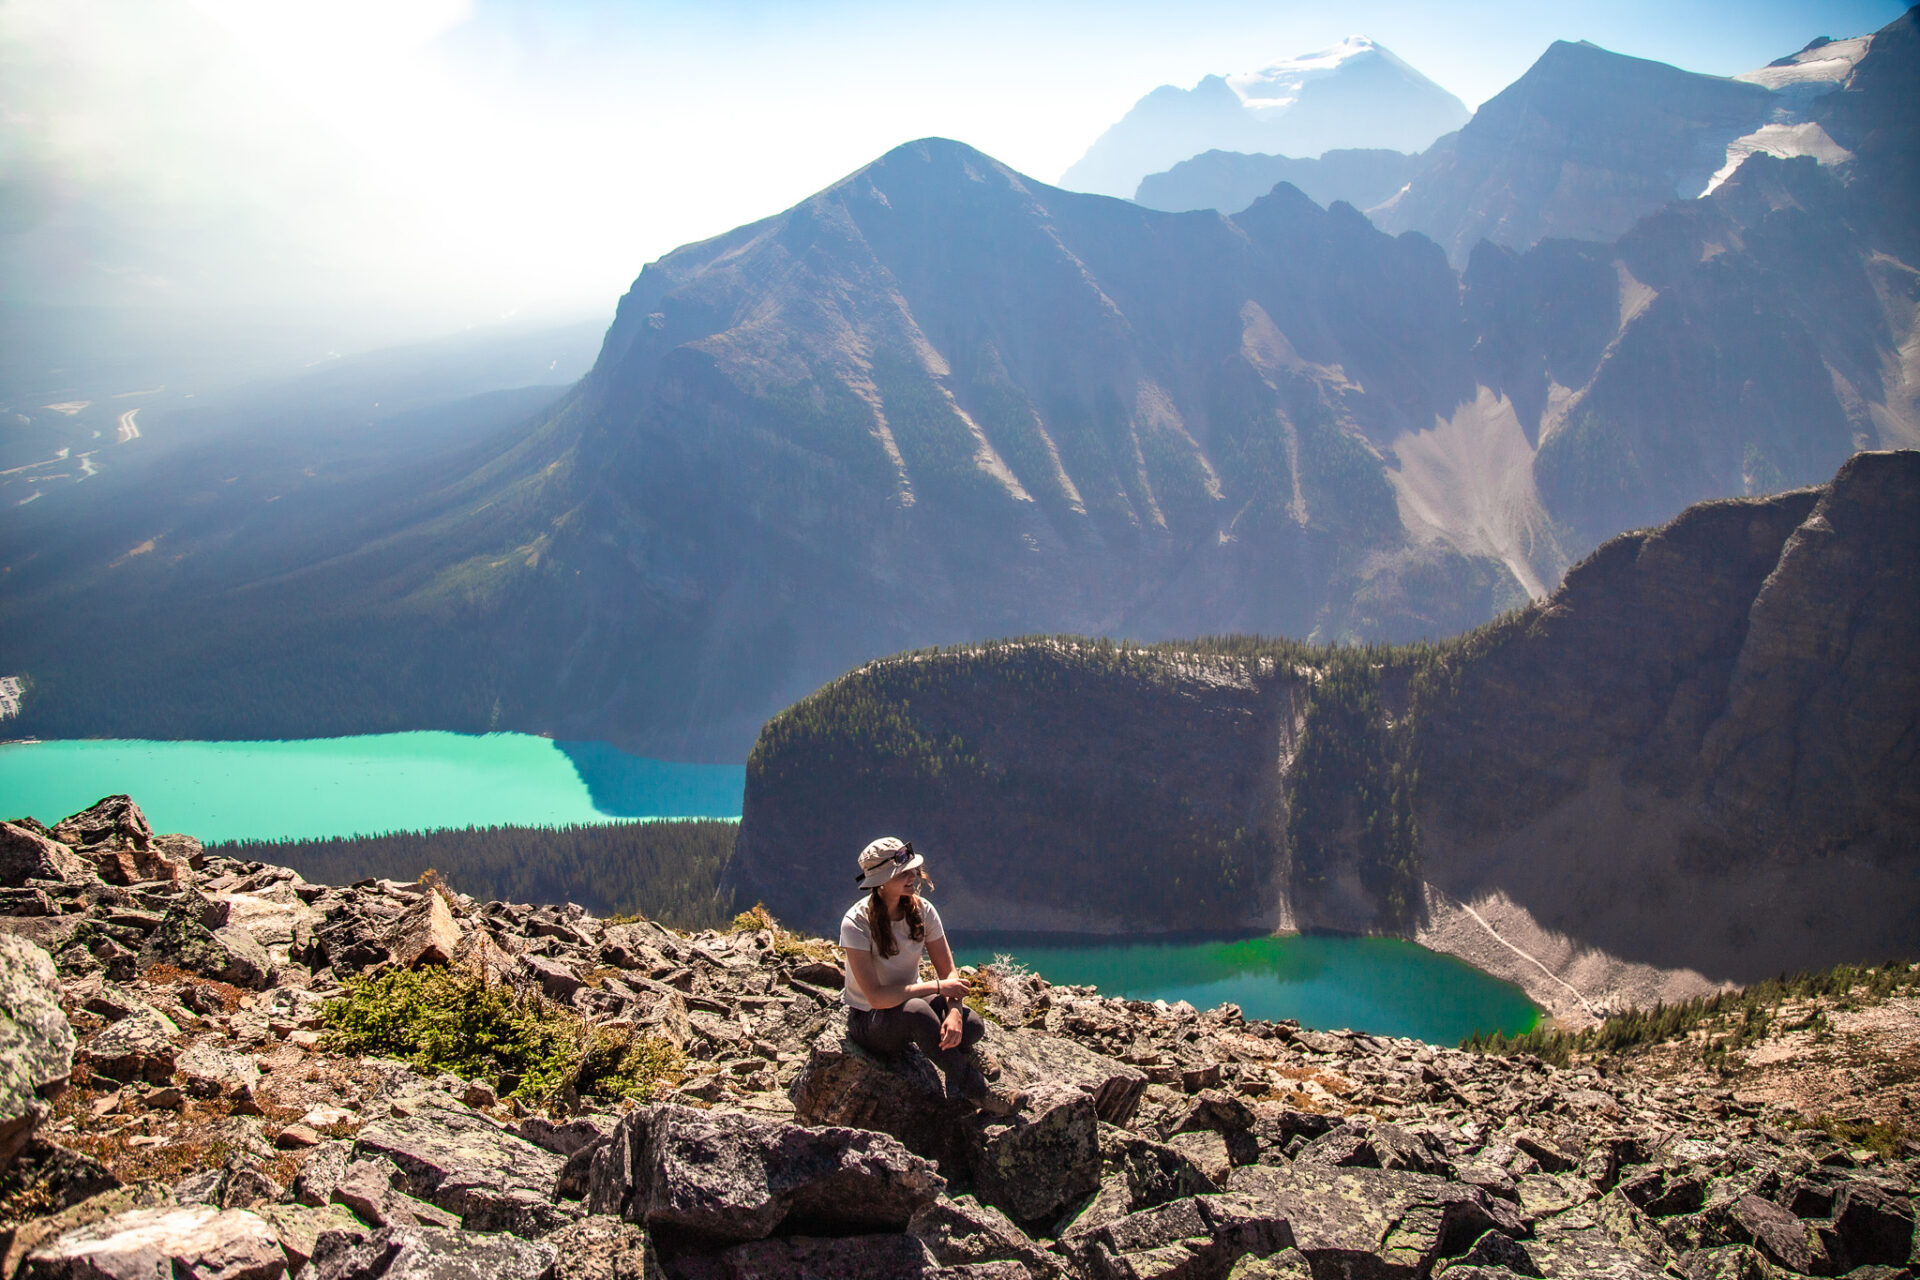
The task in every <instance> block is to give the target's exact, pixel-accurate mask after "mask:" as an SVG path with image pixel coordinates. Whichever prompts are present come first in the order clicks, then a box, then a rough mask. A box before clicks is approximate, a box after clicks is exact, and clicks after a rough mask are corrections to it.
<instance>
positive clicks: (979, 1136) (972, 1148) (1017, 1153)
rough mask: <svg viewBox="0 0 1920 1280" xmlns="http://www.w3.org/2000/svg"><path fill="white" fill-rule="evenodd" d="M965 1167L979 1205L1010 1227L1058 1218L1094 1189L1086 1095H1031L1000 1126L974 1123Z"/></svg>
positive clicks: (1095, 1166)
mask: <svg viewBox="0 0 1920 1280" xmlns="http://www.w3.org/2000/svg"><path fill="white" fill-rule="evenodd" d="M965 1133H966V1138H967V1145H966V1148H965V1160H966V1166H967V1169H968V1172H969V1173H970V1175H971V1176H972V1180H973V1185H974V1190H975V1192H976V1193H977V1194H978V1195H979V1197H980V1199H981V1200H982V1201H984V1202H986V1203H987V1204H990V1205H993V1206H994V1207H995V1208H998V1209H1002V1210H1004V1211H1005V1212H1006V1214H1007V1216H1008V1217H1010V1218H1012V1219H1013V1220H1014V1221H1015V1222H1027V1223H1037V1222H1041V1221H1043V1220H1046V1219H1051V1218H1054V1217H1057V1216H1059V1214H1060V1213H1061V1212H1062V1211H1063V1210H1065V1209H1066V1208H1067V1207H1068V1206H1069V1205H1073V1204H1077V1203H1078V1202H1080V1201H1081V1200H1084V1199H1085V1198H1086V1197H1088V1196H1090V1195H1092V1194H1093V1193H1094V1192H1096V1191H1098V1190H1099V1189H1100V1171H1101V1162H1100V1134H1099V1122H1098V1119H1097V1117H1096V1115H1095V1111H1094V1097H1093V1095H1092V1094H1091V1093H1087V1092H1082V1091H1081V1090H1079V1089H1075V1088H1064V1089H1053V1090H1046V1091H1036V1092H1035V1093H1034V1094H1033V1095H1032V1097H1031V1099H1030V1100H1029V1102H1028V1103H1027V1105H1026V1106H1025V1107H1024V1108H1022V1109H1021V1110H1020V1111H1019V1112H1017V1113H1016V1114H1014V1115H1011V1116H1008V1117H1006V1118H1004V1119H988V1118H987V1117H984V1116H981V1117H977V1118H976V1119H975V1120H974V1121H973V1123H972V1124H971V1125H970V1126H969V1127H968V1128H967V1129H966V1131H965Z"/></svg>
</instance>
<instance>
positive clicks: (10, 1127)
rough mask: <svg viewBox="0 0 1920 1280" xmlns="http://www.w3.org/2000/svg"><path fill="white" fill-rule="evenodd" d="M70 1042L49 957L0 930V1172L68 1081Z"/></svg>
mask: <svg viewBox="0 0 1920 1280" xmlns="http://www.w3.org/2000/svg"><path fill="white" fill-rule="evenodd" d="M73 1045H74V1039H73V1028H72V1027H71V1026H69V1025H68V1023H67V1016H66V1014H64V1013H62V1012H61V1011H60V978H59V975H58V974H56V973H55V972H54V968H53V958H52V957H51V956H49V955H48V954H47V953H46V952H44V951H42V950H41V949H40V948H39V947H36V946H34V945H33V944H32V943H31V942H28V941H26V940H25V939H24V938H17V937H15V936H13V935H12V934H9V933H0V1173H4V1172H5V1171H6V1170H7V1169H8V1168H9V1167H11V1166H12V1164H13V1160H14V1157H15V1156H17V1155H18V1154H19V1153H20V1149H21V1148H22V1147H23V1146H25V1145H26V1143H27V1139H28V1138H30V1137H32V1136H33V1131H34V1129H36V1128H37V1127H39V1125H40V1124H41V1122H42V1121H44V1120H45V1119H46V1118H47V1115H48V1113H49V1108H48V1106H47V1101H46V1100H47V1099H48V1098H49V1097H50V1096H52V1095H53V1094H55V1093H58V1092H59V1091H60V1089H61V1088H62V1087H64V1086H65V1085H66V1082H67V1076H68V1075H69V1074H71V1073H72V1071H73Z"/></svg>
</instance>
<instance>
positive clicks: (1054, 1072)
mask: <svg viewBox="0 0 1920 1280" xmlns="http://www.w3.org/2000/svg"><path fill="white" fill-rule="evenodd" d="M986 1044H987V1047H988V1048H989V1049H990V1050H991V1051H992V1053H993V1055H994V1056H995V1057H997V1058H998V1059H999V1060H1000V1067H1001V1076H1000V1078H1001V1080H1002V1082H1004V1083H1011V1084H1015V1085H1018V1086H1019V1087H1020V1088H1023V1089H1026V1090H1029V1091H1034V1090H1039V1089H1059V1088H1071V1089H1077V1090H1079V1091H1080V1092H1082V1093H1084V1094H1086V1095H1087V1096H1088V1097H1089V1098H1090V1099H1092V1101H1093V1109H1094V1112H1095V1114H1096V1115H1098V1116H1099V1118H1100V1119H1102V1120H1104V1121H1106V1122H1107V1123H1108V1124H1117V1125H1124V1124H1126V1123H1127V1122H1128V1121H1129V1120H1131V1119H1132V1118H1133V1112H1134V1109H1135V1108H1136V1107H1137V1106H1139V1104H1140V1097H1141V1095H1142V1094H1143V1093H1145V1092H1146V1088H1147V1074H1146V1072H1144V1071H1142V1070H1140V1068H1138V1067H1132V1066H1128V1065H1127V1064H1126V1063H1124V1062H1121V1061H1119V1060H1118V1059H1115V1058H1109V1057H1107V1056H1106V1055H1105V1054H1103V1053H1095V1052H1094V1051H1093V1050H1091V1049H1089V1048H1087V1047H1086V1046H1084V1045H1082V1044H1080V1043H1078V1042H1077V1041H1074V1040H1069V1039H1067V1038H1066V1037H1065V1036H1052V1035H1043V1034H1040V1033H1038V1032H1033V1031H1022V1030H1019V1029H1018V1028H1015V1027H1002V1026H996V1027H994V1028H993V1029H992V1030H991V1031H990V1032H989V1033H988V1035H987V1040H986Z"/></svg>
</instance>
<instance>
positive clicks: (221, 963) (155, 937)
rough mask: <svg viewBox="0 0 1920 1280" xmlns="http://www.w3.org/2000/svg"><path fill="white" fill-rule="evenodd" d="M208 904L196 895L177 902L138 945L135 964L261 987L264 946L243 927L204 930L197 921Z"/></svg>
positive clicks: (269, 963)
mask: <svg viewBox="0 0 1920 1280" xmlns="http://www.w3.org/2000/svg"><path fill="white" fill-rule="evenodd" d="M209 905H211V904H209V903H208V901H207V900H206V899H205V898H202V897H201V896H200V895H199V894H196V893H188V894H186V895H184V896H183V897H181V898H179V899H178V900H176V901H175V902H174V904H173V905H172V906H171V907H169V908H168V909H167V913H166V915H164V916H162V917H161V919H160V923H159V924H158V925H157V926H155V928H154V930H153V932H152V933H149V934H148V935H147V938H146V941H145V943H144V944H143V945H142V946H141V948H140V967H141V968H143V969H144V968H146V967H147V966H148V965H154V964H170V965H172V966H174V967H175V968H177V969H185V970H186V971H187V972H188V973H197V974H199V975H200V976H201V977H203V978H212V979H213V980H214V981H216V982H225V983H230V984H231V985H233V986H236V987H246V988H249V989H251V990H256V991H257V990H259V989H261V988H262V987H265V986H266V985H267V977H268V975H269V974H270V973H271V972H272V970H273V960H272V958H271V957H270V956H268V954H267V949H266V948H265V947H263V946H261V945H260V944H259V943H258V942H256V941H254V939H253V936H252V935H251V934H249V933H247V932H246V931H245V930H244V929H236V928H233V927H230V926H228V925H225V924H222V925H219V926H218V927H216V928H209V927H208V926H207V925H206V924H205V923H204V922H203V919H202V916H203V913H204V912H205V910H206V909H207V908H208V907H209ZM214 918H215V919H219V918H221V917H220V916H219V915H215V917H214Z"/></svg>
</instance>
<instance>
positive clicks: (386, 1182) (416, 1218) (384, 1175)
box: [333, 1160, 460, 1228]
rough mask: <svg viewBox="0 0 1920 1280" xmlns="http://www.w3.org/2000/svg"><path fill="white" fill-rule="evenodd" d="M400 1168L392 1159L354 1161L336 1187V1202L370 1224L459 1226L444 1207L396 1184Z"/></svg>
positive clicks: (343, 1173)
mask: <svg viewBox="0 0 1920 1280" xmlns="http://www.w3.org/2000/svg"><path fill="white" fill-rule="evenodd" d="M399 1173H400V1171H399V1170H398V1169H396V1168H395V1167H394V1165H393V1162H392V1161H390V1160H355V1161H354V1162H353V1163H351V1164H349V1165H348V1166H347V1167H346V1168H345V1169H344V1170H342V1171H341V1173H340V1180H339V1181H338V1182H336V1183H334V1186H333V1203H335V1204H338V1205H344V1206H345V1207H346V1208H348V1209H350V1210H352V1211H353V1213H354V1215H355V1216H356V1217H358V1218H359V1219H360V1221H362V1222H364V1223H366V1224H367V1225H368V1226H371V1227H410V1226H420V1227H448V1228H451V1227H458V1226H459V1225H460V1220H459V1219H458V1218H456V1217H454V1216H453V1215H452V1214H450V1213H448V1212H447V1211H446V1210H444V1209H438V1208H435V1207H434V1206H433V1205H430V1204H428V1203H426V1202H425V1201H424V1200H416V1199H414V1198H413V1197H412V1196H410V1195H408V1194H406V1193H405V1192H404V1191H401V1190H400V1189H399V1188H398V1187H396V1186H395V1185H394V1183H395V1182H396V1181H397V1180H398V1177H399Z"/></svg>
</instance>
